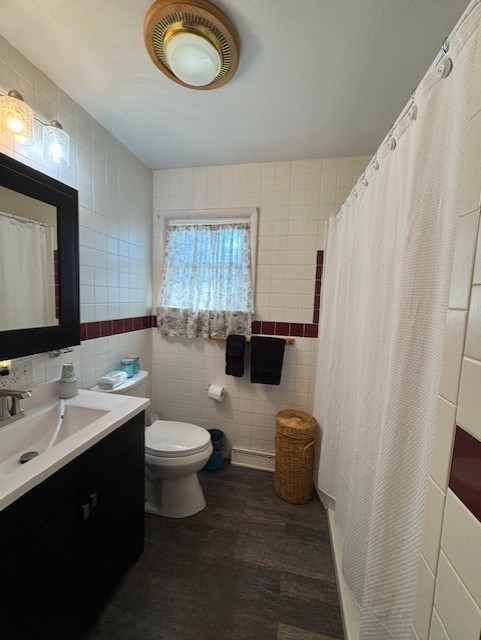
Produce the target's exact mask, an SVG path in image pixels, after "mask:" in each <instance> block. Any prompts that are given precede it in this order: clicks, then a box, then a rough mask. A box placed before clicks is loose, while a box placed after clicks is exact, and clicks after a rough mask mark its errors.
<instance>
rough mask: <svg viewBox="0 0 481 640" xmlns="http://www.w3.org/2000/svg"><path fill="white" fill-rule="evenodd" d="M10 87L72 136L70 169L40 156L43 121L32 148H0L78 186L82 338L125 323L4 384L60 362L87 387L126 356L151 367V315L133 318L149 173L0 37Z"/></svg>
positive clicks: (140, 306) (0, 70) (52, 372)
mask: <svg viewBox="0 0 481 640" xmlns="http://www.w3.org/2000/svg"><path fill="white" fill-rule="evenodd" d="M10 89H17V91H20V93H21V94H22V95H23V97H24V99H25V102H27V103H28V104H29V105H30V106H31V107H32V108H33V110H34V112H35V114H36V115H37V116H38V117H39V118H40V119H41V120H43V121H45V122H48V121H50V120H53V119H57V120H59V121H60V122H61V123H62V125H63V127H64V129H65V130H66V131H67V132H68V134H69V136H70V141H71V166H70V167H67V168H65V169H62V168H61V169H59V168H58V167H56V165H54V164H51V163H49V162H46V161H45V160H43V158H42V156H41V145H40V143H39V142H38V141H40V140H41V125H40V124H39V123H38V122H36V123H35V139H36V143H35V144H34V145H33V146H30V147H27V146H25V147H22V146H20V145H17V144H12V143H11V142H9V141H8V140H7V139H5V138H3V137H1V136H0V152H2V153H4V154H6V155H8V156H11V157H13V158H15V159H17V160H19V161H20V162H23V163H25V164H28V165H29V166H31V167H33V168H35V169H38V170H39V171H42V172H43V173H46V174H48V175H50V176H52V177H54V178H56V179H58V180H60V181H61V182H64V183H66V184H68V185H70V186H72V187H73V188H75V189H78V191H79V201H80V212H79V214H80V215H79V219H80V302H81V322H82V323H85V324H84V333H83V338H87V335H86V333H85V326H90V327H91V328H92V330H93V333H92V336H94V335H98V336H102V335H105V334H104V333H102V332H101V331H100V330H99V332H98V333H97V334H95V328H96V324H95V323H99V325H98V326H99V329H100V327H101V326H102V324H101V323H104V325H103V326H104V328H105V327H106V324H105V323H107V324H108V322H109V321H114V322H115V321H117V323H119V322H122V325H121V326H122V332H116V333H115V334H114V335H108V336H107V335H105V337H98V338H96V339H89V340H85V341H83V342H82V344H81V345H80V346H77V347H75V348H74V351H73V353H69V354H66V355H62V356H60V357H57V358H50V357H48V356H46V355H44V354H41V355H36V356H33V357H31V358H26V359H22V360H21V361H16V363H14V367H13V370H14V374H12V377H9V376H7V377H4V378H2V379H1V382H0V385H1V386H7V385H9V384H12V383H14V384H18V383H20V382H21V383H26V384H33V383H39V382H43V381H44V380H48V379H51V378H54V377H56V376H58V375H59V373H60V369H61V363H62V362H63V361H65V360H67V361H71V360H73V361H74V362H75V363H76V369H77V372H78V374H79V375H80V377H81V385H82V387H84V388H87V387H90V386H92V385H93V384H94V383H95V382H96V380H97V378H98V377H99V376H100V375H102V374H103V373H105V372H106V371H108V370H111V369H113V368H117V367H118V366H119V360H120V358H121V357H122V356H124V355H126V354H127V353H136V354H139V355H140V356H141V357H142V366H143V367H144V368H147V369H150V363H151V332H152V330H151V329H150V328H142V327H144V326H145V327H147V326H148V327H150V319H149V323H148V324H145V321H141V323H140V324H138V323H134V322H132V323H131V322H130V319H131V318H135V319H137V318H143V317H145V316H150V315H151V308H152V282H151V275H152V269H151V265H152V171H151V170H150V169H149V168H147V167H146V166H145V165H143V164H142V163H141V162H140V160H139V159H138V158H137V157H136V156H134V155H133V154H132V153H131V152H130V151H128V149H126V148H125V147H123V146H122V145H121V144H120V143H119V142H118V141H117V140H116V139H115V138H114V137H113V136H111V135H110V134H109V133H108V132H107V131H106V130H105V129H104V128H102V127H101V126H100V125H99V124H98V122H96V121H95V120H94V119H93V118H92V117H91V116H90V115H89V114H88V113H87V112H86V111H84V110H83V109H82V108H81V107H80V106H79V105H77V104H76V103H75V102H74V101H73V100H72V99H71V98H70V97H69V96H68V95H67V94H66V93H64V92H63V91H62V90H61V89H60V88H59V87H57V86H56V85H55V84H54V83H53V82H52V81H51V80H50V79H49V78H47V77H46V76H45V75H44V74H43V73H42V72H41V71H40V70H39V69H37V68H36V67H35V66H34V65H33V64H32V63H31V62H30V61H28V60H27V59H26V58H25V57H24V56H22V54H21V53H19V52H18V51H17V50H16V49H15V48H14V47H12V46H10V44H9V43H8V42H7V41H6V40H5V39H3V38H1V37H0V93H1V94H5V93H6V92H7V91H9V90H10ZM124 319H128V320H127V321H124ZM86 323H89V324H88V325H87V324H86ZM112 326H113V325H112ZM117 326H120V324H117Z"/></svg>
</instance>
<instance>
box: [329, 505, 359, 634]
mask: <svg viewBox="0 0 481 640" xmlns="http://www.w3.org/2000/svg"><path fill="white" fill-rule="evenodd" d="M327 518H328V522H329V535H330V537H331V548H332V555H333V556H334V568H335V570H336V578H337V588H338V591H339V599H340V601H341V610H342V622H343V626H344V635H345V637H346V640H359V636H360V633H361V611H360V609H359V606H358V604H357V602H356V600H355V599H354V596H353V594H352V591H351V590H350V589H349V586H348V584H347V582H346V579H345V578H344V574H343V572H342V552H343V539H342V535H341V532H340V531H339V529H338V527H337V524H336V521H335V518H334V511H333V510H332V509H328V510H327Z"/></svg>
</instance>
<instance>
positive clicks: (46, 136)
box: [42, 121, 70, 167]
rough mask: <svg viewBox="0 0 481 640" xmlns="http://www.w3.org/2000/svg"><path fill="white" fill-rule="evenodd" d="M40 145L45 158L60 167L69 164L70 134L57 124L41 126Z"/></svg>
mask: <svg viewBox="0 0 481 640" xmlns="http://www.w3.org/2000/svg"><path fill="white" fill-rule="evenodd" d="M54 122H56V121H54ZM42 146H43V157H44V158H45V160H49V161H50V162H53V163H55V164H58V165H59V166H61V167H69V166H70V136H69V135H68V133H66V132H65V131H64V130H63V129H62V128H61V126H59V124H56V125H52V123H51V124H50V125H47V126H45V127H43V129H42Z"/></svg>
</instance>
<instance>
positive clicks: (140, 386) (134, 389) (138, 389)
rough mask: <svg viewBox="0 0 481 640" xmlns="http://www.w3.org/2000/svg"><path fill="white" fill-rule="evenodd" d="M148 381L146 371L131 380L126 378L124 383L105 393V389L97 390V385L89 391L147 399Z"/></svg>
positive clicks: (140, 372)
mask: <svg viewBox="0 0 481 640" xmlns="http://www.w3.org/2000/svg"><path fill="white" fill-rule="evenodd" d="M148 379H149V372H148V371H139V372H138V373H136V374H135V375H134V376H132V377H131V378H127V380H126V381H125V382H123V383H122V384H119V386H118V387H115V389H110V390H109V391H105V389H99V387H98V385H95V387H92V388H91V389H90V391H100V392H101V393H118V394H120V395H125V396H136V397H138V398H148V395H147V381H148Z"/></svg>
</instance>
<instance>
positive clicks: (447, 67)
mask: <svg viewBox="0 0 481 640" xmlns="http://www.w3.org/2000/svg"><path fill="white" fill-rule="evenodd" d="M452 68H453V61H452V60H451V58H443V60H441V62H440V63H439V64H438V66H437V67H436V73H437V74H438V76H439V77H440V78H447V77H448V76H449V74H450V73H451V70H452Z"/></svg>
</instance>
